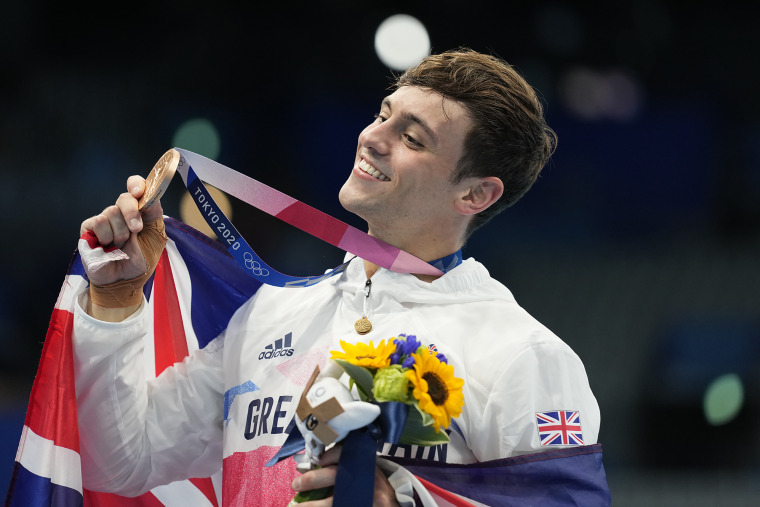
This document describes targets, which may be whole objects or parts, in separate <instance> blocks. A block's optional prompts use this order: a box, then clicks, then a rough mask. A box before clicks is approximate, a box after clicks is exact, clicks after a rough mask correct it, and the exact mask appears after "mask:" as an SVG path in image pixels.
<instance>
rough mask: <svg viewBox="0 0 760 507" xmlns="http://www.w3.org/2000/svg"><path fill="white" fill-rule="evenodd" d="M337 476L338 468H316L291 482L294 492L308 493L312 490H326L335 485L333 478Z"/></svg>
mask: <svg viewBox="0 0 760 507" xmlns="http://www.w3.org/2000/svg"><path fill="white" fill-rule="evenodd" d="M337 475H338V468H337V467H334V466H329V467H324V468H317V469H316V470H310V471H308V472H306V473H305V474H303V475H301V476H300V477H296V478H295V479H294V480H293V484H292V487H293V490H294V491H309V490H312V489H319V488H326V487H328V486H334V485H335V477H336V476H337Z"/></svg>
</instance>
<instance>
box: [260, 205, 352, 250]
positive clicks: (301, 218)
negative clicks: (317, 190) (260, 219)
mask: <svg viewBox="0 0 760 507" xmlns="http://www.w3.org/2000/svg"><path fill="white" fill-rule="evenodd" d="M275 216H276V217H277V218H279V219H280V220H282V221H284V222H286V223H289V224H290V225H293V226H295V227H298V228H299V229H301V230H302V231H305V232H308V233H309V234H311V235H312V236H316V237H318V238H319V239H321V240H324V241H327V242H328V243H330V244H331V245H335V246H338V243H340V240H341V239H342V238H343V234H345V232H346V229H347V228H348V225H347V224H345V223H343V222H341V221H340V220H338V219H337V218H333V217H331V216H330V215H328V214H327V213H323V212H321V211H319V210H318V209H315V208H312V207H311V206H309V205H308V204H304V203H302V202H300V201H296V202H294V203H293V204H291V205H290V206H288V207H287V208H285V209H284V210H282V211H280V212H279V213H277V215H275Z"/></svg>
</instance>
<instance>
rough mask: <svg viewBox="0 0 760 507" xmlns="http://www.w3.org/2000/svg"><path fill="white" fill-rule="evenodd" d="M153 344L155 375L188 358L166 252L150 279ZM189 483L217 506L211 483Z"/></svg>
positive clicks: (205, 481) (172, 277) (206, 481)
mask: <svg viewBox="0 0 760 507" xmlns="http://www.w3.org/2000/svg"><path fill="white" fill-rule="evenodd" d="M151 294H152V297H153V341H154V347H155V351H156V376H158V375H159V374H160V373H161V372H162V371H164V370H165V369H166V368H168V367H169V366H172V365H173V364H174V363H177V362H180V361H182V360H183V359H184V358H185V357H187V355H188V348H187V337H186V336H185V325H184V324H183V322H182V311H181V309H180V306H179V298H178V296H177V288H176V286H175V285H174V275H173V274H172V268H171V264H170V263H169V256H168V254H167V253H166V250H164V252H163V253H162V254H161V259H160V260H159V262H158V266H156V273H155V275H154V277H153V290H152V291H151ZM190 482H192V483H193V485H195V487H196V488H198V489H199V490H200V492H201V493H203V495H204V496H206V498H208V499H209V502H211V505H213V506H214V507H219V505H218V503H217V501H216V492H215V491H214V484H213V483H212V482H211V479H209V478H202V479H200V478H199V479H190Z"/></svg>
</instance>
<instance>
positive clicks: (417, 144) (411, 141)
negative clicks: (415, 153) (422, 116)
mask: <svg viewBox="0 0 760 507" xmlns="http://www.w3.org/2000/svg"><path fill="white" fill-rule="evenodd" d="M402 136H403V138H404V140H405V141H406V142H407V143H409V144H411V145H412V146H414V147H415V148H421V147H422V146H423V144H422V143H421V142H419V141H417V140H416V139H415V138H414V137H413V136H412V135H411V134H402Z"/></svg>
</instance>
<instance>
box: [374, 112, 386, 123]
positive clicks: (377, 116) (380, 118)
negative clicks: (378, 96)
mask: <svg viewBox="0 0 760 507" xmlns="http://www.w3.org/2000/svg"><path fill="white" fill-rule="evenodd" d="M387 119H388V118H386V117H385V116H383V114H382V113H375V121H376V122H377V123H383V122H384V121H385V120H387Z"/></svg>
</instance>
